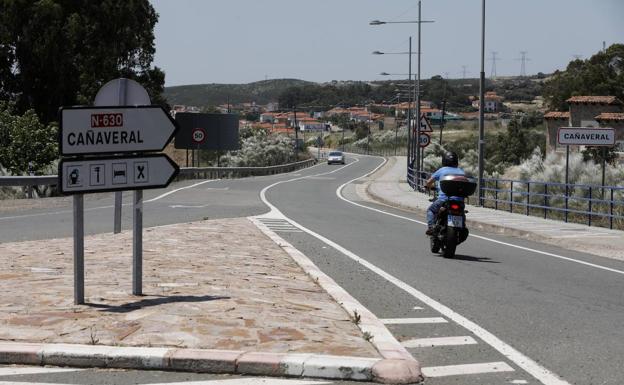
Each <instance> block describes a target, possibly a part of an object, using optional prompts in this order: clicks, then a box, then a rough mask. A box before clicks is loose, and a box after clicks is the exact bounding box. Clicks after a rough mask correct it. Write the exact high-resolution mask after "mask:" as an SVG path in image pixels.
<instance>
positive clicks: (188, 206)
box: [169, 205, 210, 209]
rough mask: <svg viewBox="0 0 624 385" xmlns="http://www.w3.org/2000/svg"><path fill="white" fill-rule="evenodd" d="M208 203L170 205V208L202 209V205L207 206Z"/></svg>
mask: <svg viewBox="0 0 624 385" xmlns="http://www.w3.org/2000/svg"><path fill="white" fill-rule="evenodd" d="M208 206H210V205H171V206H169V207H171V208H172V209H203V208H204V207H208Z"/></svg>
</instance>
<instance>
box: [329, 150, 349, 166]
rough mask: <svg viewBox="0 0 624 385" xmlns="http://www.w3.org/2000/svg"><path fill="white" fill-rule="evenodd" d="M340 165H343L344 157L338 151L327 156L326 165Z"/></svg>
mask: <svg viewBox="0 0 624 385" xmlns="http://www.w3.org/2000/svg"><path fill="white" fill-rule="evenodd" d="M332 163H340V164H345V156H344V154H343V153H342V152H340V151H332V152H330V153H329V155H327V164H332Z"/></svg>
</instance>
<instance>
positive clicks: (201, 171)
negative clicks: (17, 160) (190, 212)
mask: <svg viewBox="0 0 624 385" xmlns="http://www.w3.org/2000/svg"><path fill="white" fill-rule="evenodd" d="M314 163H316V159H307V160H302V161H300V162H294V163H287V164H280V165H277V166H267V167H182V168H180V174H179V176H178V178H180V176H183V177H189V176H194V175H200V176H202V177H204V178H214V179H218V178H242V177H247V176H260V175H273V174H281V173H285V172H291V171H295V170H299V169H302V168H305V167H309V166H311V165H313V164H314ZM57 184H58V176H57V175H36V176H0V187H23V186H26V187H29V186H56V185H57Z"/></svg>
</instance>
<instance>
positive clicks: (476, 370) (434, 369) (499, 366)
mask: <svg viewBox="0 0 624 385" xmlns="http://www.w3.org/2000/svg"><path fill="white" fill-rule="evenodd" d="M421 370H422V373H423V374H424V375H425V377H446V376H458V375H463V374H481V373H498V372H513V371H514V369H513V368H512V367H511V366H509V365H507V364H506V363H504V362H487V363H482V364H465V365H448V366H429V367H426V368H422V369H421Z"/></svg>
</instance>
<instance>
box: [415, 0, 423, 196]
mask: <svg viewBox="0 0 624 385" xmlns="http://www.w3.org/2000/svg"><path fill="white" fill-rule="evenodd" d="M420 3H421V2H420V0H418V65H417V75H416V77H417V80H416V119H414V122H415V123H414V124H416V139H415V140H414V143H415V147H416V189H417V190H419V189H420V26H421V25H422V18H421V4H420Z"/></svg>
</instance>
